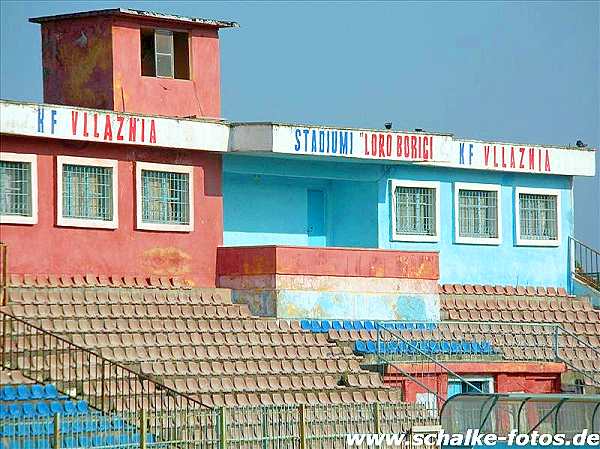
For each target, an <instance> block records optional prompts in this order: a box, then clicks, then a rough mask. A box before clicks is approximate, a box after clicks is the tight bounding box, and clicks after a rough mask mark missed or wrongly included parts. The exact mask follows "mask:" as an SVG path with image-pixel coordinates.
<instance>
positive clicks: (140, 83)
mask: <svg viewBox="0 0 600 449" xmlns="http://www.w3.org/2000/svg"><path fill="white" fill-rule="evenodd" d="M143 26H144V27H148V28H152V27H157V28H167V29H169V27H168V26H165V24H164V23H161V22H159V21H157V22H152V21H146V20H145V21H143ZM177 31H188V32H189V33H190V41H189V42H190V78H191V79H189V80H183V79H168V78H156V77H150V76H142V75H141V73H142V68H141V58H140V23H139V22H136V21H135V20H131V19H125V18H118V19H116V20H115V23H114V26H113V55H112V57H113V61H114V69H113V70H114V72H113V76H114V105H115V110H117V111H126V112H138V113H142V114H160V115H168V116H173V117H189V116H199V117H220V114H221V107H220V105H221V96H220V85H221V84H220V83H221V81H220V76H221V75H220V69H219V63H220V59H219V36H218V32H217V31H216V30H214V29H211V28H206V29H198V28H194V29H185V28H181V27H177Z"/></svg>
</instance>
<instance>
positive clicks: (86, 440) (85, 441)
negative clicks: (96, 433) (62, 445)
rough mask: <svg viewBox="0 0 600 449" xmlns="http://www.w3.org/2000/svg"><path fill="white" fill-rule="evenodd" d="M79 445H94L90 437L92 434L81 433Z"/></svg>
mask: <svg viewBox="0 0 600 449" xmlns="http://www.w3.org/2000/svg"><path fill="white" fill-rule="evenodd" d="M79 446H81V447H91V446H92V439H91V438H90V436H89V435H86V434H81V435H79Z"/></svg>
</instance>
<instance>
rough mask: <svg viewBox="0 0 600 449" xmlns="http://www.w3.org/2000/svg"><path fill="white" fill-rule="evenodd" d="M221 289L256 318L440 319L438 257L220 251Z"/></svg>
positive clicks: (281, 249)
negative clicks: (230, 290)
mask: <svg viewBox="0 0 600 449" xmlns="http://www.w3.org/2000/svg"><path fill="white" fill-rule="evenodd" d="M217 276H218V285H219V286H220V287H225V288H231V289H232V298H233V300H234V302H238V303H244V304H248V306H249V308H250V311H251V312H252V313H253V314H255V315H259V316H270V317H278V318H322V319H352V320H359V319H373V320H407V321H438V320H439V319H440V303H439V295H438V281H437V279H438V257H437V254H436V253H419V252H401V251H378V250H358V249H352V248H302V247H275V246H270V247H243V248H240V247H231V248H219V250H218V255H217Z"/></svg>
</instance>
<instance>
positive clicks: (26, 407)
mask: <svg viewBox="0 0 600 449" xmlns="http://www.w3.org/2000/svg"><path fill="white" fill-rule="evenodd" d="M35 415H37V413H36V410H35V404H34V403H32V402H24V403H23V416H25V417H27V418H33V417H34V416H35Z"/></svg>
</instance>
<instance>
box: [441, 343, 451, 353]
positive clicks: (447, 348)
mask: <svg viewBox="0 0 600 449" xmlns="http://www.w3.org/2000/svg"><path fill="white" fill-rule="evenodd" d="M440 351H441V352H443V353H444V354H449V353H450V352H451V351H452V348H451V347H450V342H449V341H448V340H442V342H441V343H440Z"/></svg>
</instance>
